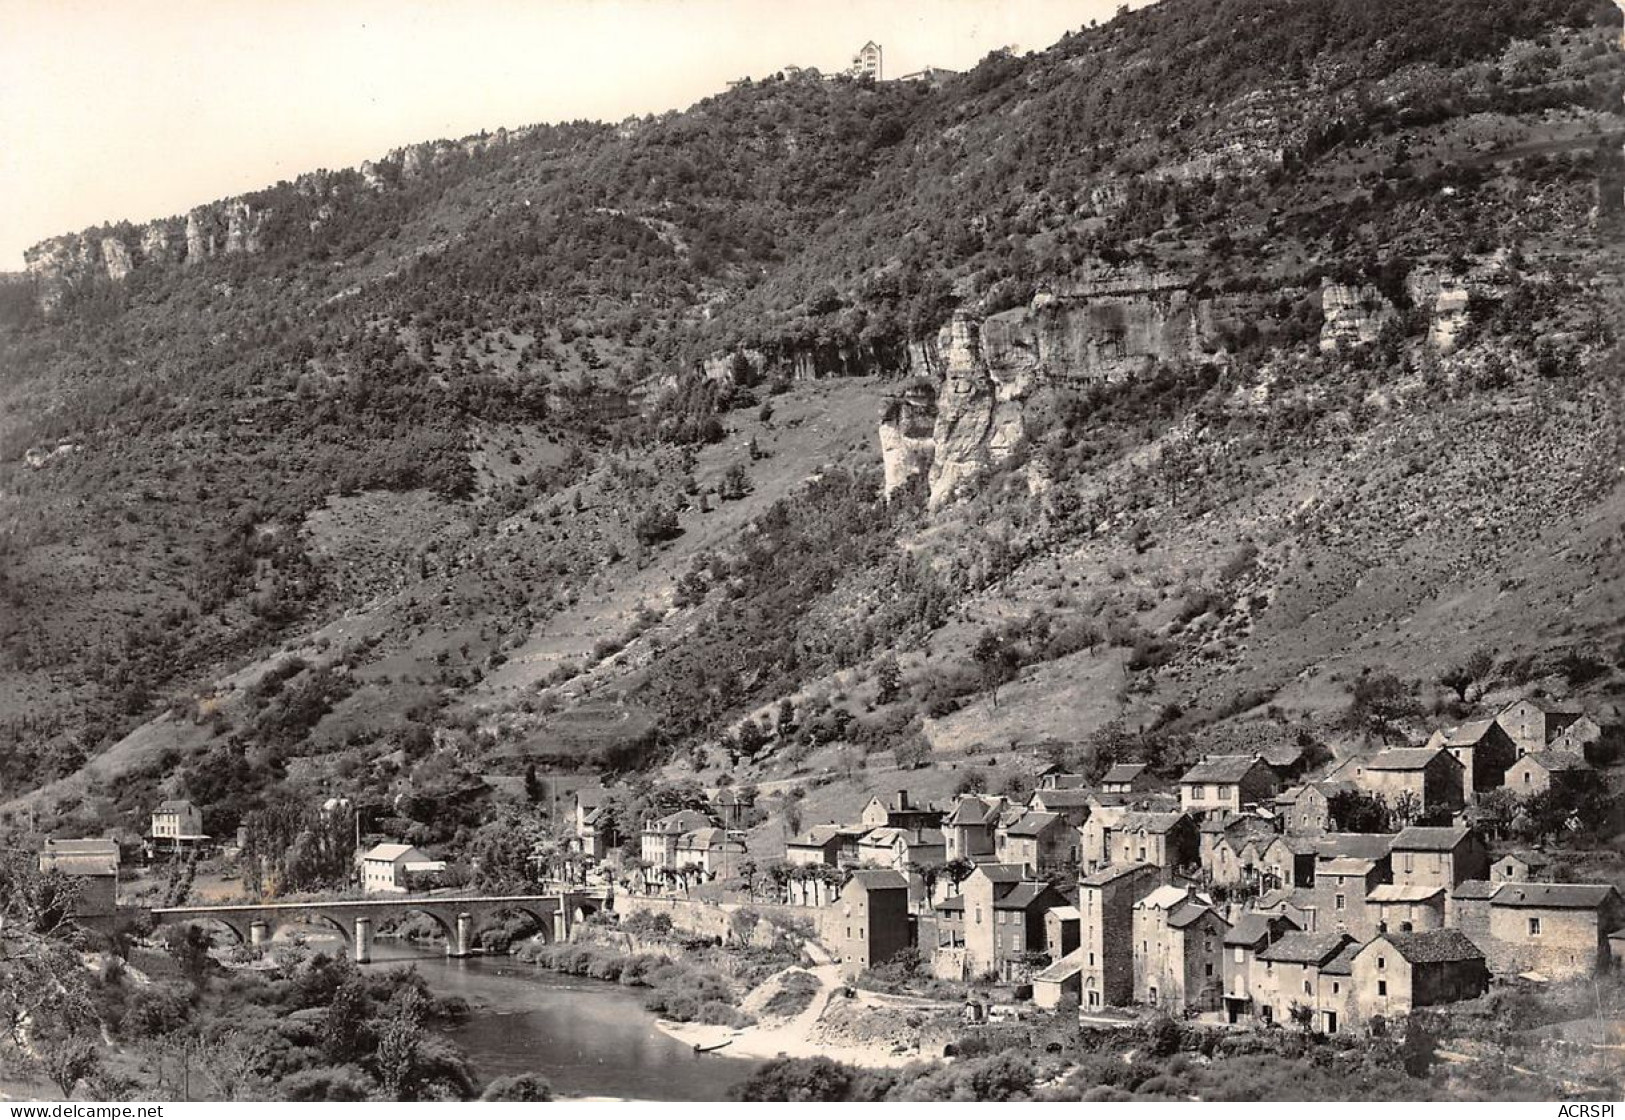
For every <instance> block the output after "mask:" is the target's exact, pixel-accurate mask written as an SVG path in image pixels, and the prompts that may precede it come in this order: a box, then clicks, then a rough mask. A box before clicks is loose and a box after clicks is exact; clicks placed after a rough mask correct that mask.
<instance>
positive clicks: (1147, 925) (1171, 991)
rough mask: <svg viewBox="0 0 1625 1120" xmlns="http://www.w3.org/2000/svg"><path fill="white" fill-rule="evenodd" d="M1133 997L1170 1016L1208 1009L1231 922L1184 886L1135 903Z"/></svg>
mask: <svg viewBox="0 0 1625 1120" xmlns="http://www.w3.org/2000/svg"><path fill="white" fill-rule="evenodd" d="M1132 923H1133V942H1134V953H1135V956H1134V999H1135V1002H1137V1003H1142V1004H1146V1005H1148V1006H1151V1007H1161V1008H1164V1009H1166V1010H1168V1011H1170V1012H1171V1013H1173V1014H1176V1015H1177V1014H1181V1013H1183V1012H1184V1011H1186V1010H1187V1009H1194V1010H1198V1011H1211V1010H1214V1009H1216V1008H1217V1007H1218V1006H1219V997H1220V995H1221V994H1222V992H1223V990H1224V936H1225V934H1226V933H1227V932H1228V931H1229V929H1230V923H1229V922H1228V921H1226V920H1225V919H1224V918H1223V917H1221V916H1220V914H1219V912H1218V911H1217V910H1215V909H1214V907H1213V900H1212V899H1211V898H1209V897H1208V896H1207V895H1204V894H1199V893H1197V892H1196V891H1194V890H1192V889H1191V888H1189V887H1175V886H1165V887H1158V888H1157V889H1156V890H1154V891H1152V892H1151V893H1150V894H1148V895H1146V896H1145V897H1144V898H1142V899H1141V900H1140V901H1139V902H1137V903H1135V905H1134V912H1133V918H1132Z"/></svg>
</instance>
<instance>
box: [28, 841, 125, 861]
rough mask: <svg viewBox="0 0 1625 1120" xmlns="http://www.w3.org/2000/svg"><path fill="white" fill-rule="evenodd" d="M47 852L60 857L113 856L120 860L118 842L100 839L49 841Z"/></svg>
mask: <svg viewBox="0 0 1625 1120" xmlns="http://www.w3.org/2000/svg"><path fill="white" fill-rule="evenodd" d="M45 850H46V852H49V853H53V854H55V855H59V856H112V857H113V858H114V859H117V858H118V841H117V840H109V839H100V838H95V837H92V838H88V839H84V840H47V841H45Z"/></svg>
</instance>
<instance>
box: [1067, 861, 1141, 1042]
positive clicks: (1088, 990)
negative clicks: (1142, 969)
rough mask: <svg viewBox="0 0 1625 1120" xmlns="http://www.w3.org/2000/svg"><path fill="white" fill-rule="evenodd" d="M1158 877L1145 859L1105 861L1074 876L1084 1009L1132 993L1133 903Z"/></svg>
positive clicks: (1119, 1001) (1125, 999)
mask: <svg viewBox="0 0 1625 1120" xmlns="http://www.w3.org/2000/svg"><path fill="white" fill-rule="evenodd" d="M1161 882H1162V870H1161V869H1160V868H1158V867H1155V866H1153V865H1151V864H1147V863H1129V864H1120V865H1118V866H1115V867H1107V868H1105V869H1104V870H1101V871H1097V872H1095V873H1094V874H1092V875H1087V876H1085V877H1084V878H1082V879H1080V880H1078V914H1079V926H1078V948H1077V950H1076V952H1077V954H1078V957H1079V960H1078V969H1079V971H1078V974H1077V979H1078V995H1079V1001H1080V1003H1081V1004H1082V1006H1083V1008H1084V1010H1088V1009H1089V1008H1092V1007H1093V1008H1098V1007H1102V1006H1106V1005H1112V1006H1123V1005H1126V1004H1128V1003H1129V1002H1131V1001H1132V1000H1133V998H1134V905H1135V903H1137V902H1139V901H1140V900H1141V899H1142V898H1144V897H1145V896H1146V895H1148V894H1150V893H1151V892H1152V891H1153V890H1155V889H1156V888H1157V887H1158V885H1160V884H1161Z"/></svg>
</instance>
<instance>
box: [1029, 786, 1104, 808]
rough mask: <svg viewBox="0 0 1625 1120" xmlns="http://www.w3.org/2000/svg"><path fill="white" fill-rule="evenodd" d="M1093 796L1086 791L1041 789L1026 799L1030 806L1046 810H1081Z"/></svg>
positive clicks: (1089, 791)
mask: <svg viewBox="0 0 1625 1120" xmlns="http://www.w3.org/2000/svg"><path fill="white" fill-rule="evenodd" d="M1093 796H1094V792H1093V791H1092V790H1087V789H1041V790H1039V791H1037V792H1036V793H1034V794H1033V795H1032V797H1031V798H1029V799H1028V804H1030V805H1042V806H1043V807H1044V808H1045V809H1047V810H1055V809H1081V808H1083V807H1084V806H1085V805H1088V804H1089V799H1090V798H1091V797H1093Z"/></svg>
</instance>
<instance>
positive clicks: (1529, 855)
mask: <svg viewBox="0 0 1625 1120" xmlns="http://www.w3.org/2000/svg"><path fill="white" fill-rule="evenodd" d="M1551 865H1552V861H1551V860H1550V859H1548V858H1547V857H1546V855H1545V854H1544V853H1542V852H1535V851H1526V852H1508V853H1507V854H1506V855H1504V856H1502V857H1501V858H1500V859H1498V860H1496V861H1495V862H1494V863H1492V864H1490V882H1492V883H1533V882H1536V881H1538V880H1541V879H1544V878H1545V877H1546V870H1547V868H1549V867H1551Z"/></svg>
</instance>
